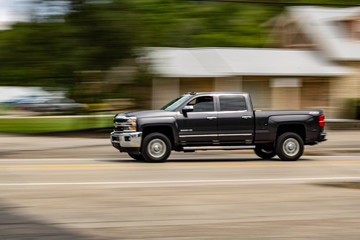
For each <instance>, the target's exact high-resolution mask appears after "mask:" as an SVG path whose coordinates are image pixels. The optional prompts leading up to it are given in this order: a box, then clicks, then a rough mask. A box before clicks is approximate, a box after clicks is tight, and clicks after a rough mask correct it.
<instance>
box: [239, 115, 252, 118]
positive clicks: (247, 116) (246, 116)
mask: <svg viewBox="0 0 360 240" xmlns="http://www.w3.org/2000/svg"><path fill="white" fill-rule="evenodd" d="M241 118H243V119H249V118H252V116H249V115H245V116H242V117H241Z"/></svg>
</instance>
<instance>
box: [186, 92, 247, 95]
mask: <svg viewBox="0 0 360 240" xmlns="http://www.w3.org/2000/svg"><path fill="white" fill-rule="evenodd" d="M185 94H191V95H206V94H248V93H247V92H187V93H185Z"/></svg>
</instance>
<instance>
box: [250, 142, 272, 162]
mask: <svg viewBox="0 0 360 240" xmlns="http://www.w3.org/2000/svg"><path fill="white" fill-rule="evenodd" d="M254 151H255V154H256V155H258V156H259V157H261V158H262V159H271V158H273V157H274V156H275V155H276V152H275V148H274V146H273V145H272V144H264V145H256V147H255V149H254Z"/></svg>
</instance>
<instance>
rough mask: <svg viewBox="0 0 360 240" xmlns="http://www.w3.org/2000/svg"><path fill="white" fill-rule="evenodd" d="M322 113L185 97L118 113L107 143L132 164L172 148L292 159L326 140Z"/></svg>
mask: <svg viewBox="0 0 360 240" xmlns="http://www.w3.org/2000/svg"><path fill="white" fill-rule="evenodd" d="M324 118H325V117H324V114H323V112H322V111H321V110H296V111H295V110H289V111H261V110H257V111H253V107H252V103H251V99H250V96H249V94H247V93H238V92H234V93H232V92H208V93H206V92H201V93H195V92H192V93H186V94H184V95H182V96H181V97H178V98H176V99H174V100H173V101H171V102H170V103H168V104H167V105H165V106H164V107H163V108H162V109H161V110H153V111H139V112H129V113H123V114H117V115H115V117H114V127H115V128H114V131H113V132H112V133H111V142H112V145H113V146H114V147H115V148H117V149H118V150H120V152H127V153H128V154H129V155H130V157H132V158H134V159H136V160H143V161H148V162H164V161H166V160H167V158H168V157H169V155H170V153H171V151H172V150H175V151H184V152H193V151H196V150H232V149H254V150H255V153H256V154H257V155H258V156H259V157H261V158H263V159H270V158H272V157H274V156H275V155H278V156H279V158H280V159H282V160H297V159H299V158H300V157H301V155H302V154H303V151H304V145H314V144H317V143H319V142H322V141H325V140H326V139H325V137H326V133H324V125H325V119H324Z"/></svg>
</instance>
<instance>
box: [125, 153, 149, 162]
mask: <svg viewBox="0 0 360 240" xmlns="http://www.w3.org/2000/svg"><path fill="white" fill-rule="evenodd" d="M128 154H129V156H130V157H132V158H133V159H135V160H137V161H144V160H145V158H144V156H143V155H141V154H140V153H128Z"/></svg>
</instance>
